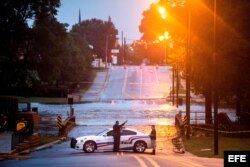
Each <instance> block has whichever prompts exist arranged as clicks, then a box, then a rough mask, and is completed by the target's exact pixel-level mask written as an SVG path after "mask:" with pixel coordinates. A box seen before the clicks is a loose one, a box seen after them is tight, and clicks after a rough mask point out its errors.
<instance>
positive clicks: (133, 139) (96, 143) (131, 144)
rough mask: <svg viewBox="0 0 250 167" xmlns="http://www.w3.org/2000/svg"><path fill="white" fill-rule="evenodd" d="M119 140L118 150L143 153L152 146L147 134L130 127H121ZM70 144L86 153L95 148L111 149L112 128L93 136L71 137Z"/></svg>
mask: <svg viewBox="0 0 250 167" xmlns="http://www.w3.org/2000/svg"><path fill="white" fill-rule="evenodd" d="M120 141H121V143H120V150H134V152H138V153H143V152H144V151H145V150H146V149H147V148H152V146H151V139H150V137H149V135H148V134H144V133H142V132H139V131H137V130H134V129H130V128H123V129H122V132H121V140H120ZM70 146H71V148H74V149H76V150H83V151H84V152H87V153H91V152H94V151H95V150H103V151H112V150H113V146H114V139H113V129H112V128H109V129H107V130H105V131H103V132H101V133H99V134H97V135H95V136H82V137H78V138H72V139H71V143H70Z"/></svg>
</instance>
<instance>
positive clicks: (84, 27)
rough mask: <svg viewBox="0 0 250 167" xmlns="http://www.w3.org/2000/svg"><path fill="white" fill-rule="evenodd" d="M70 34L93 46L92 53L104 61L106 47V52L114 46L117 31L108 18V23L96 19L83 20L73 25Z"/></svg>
mask: <svg viewBox="0 0 250 167" xmlns="http://www.w3.org/2000/svg"><path fill="white" fill-rule="evenodd" d="M71 33H73V34H75V33H76V34H78V35H79V36H80V37H81V38H83V39H84V40H85V41H87V43H88V44H89V45H92V46H93V52H94V53H95V54H97V56H98V57H99V58H102V59H103V60H105V56H106V45H107V43H108V50H109V51H110V49H111V48H113V47H114V46H115V43H116V40H117V38H116V35H117V34H118V31H117V29H116V28H115V26H114V24H113V23H112V21H111V19H110V18H109V20H108V21H102V20H98V19H91V20H84V21H82V22H81V23H80V24H75V25H73V27H72V30H71Z"/></svg>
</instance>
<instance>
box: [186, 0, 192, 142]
mask: <svg viewBox="0 0 250 167" xmlns="http://www.w3.org/2000/svg"><path fill="white" fill-rule="evenodd" d="M190 58H191V6H190V0H188V1H187V45H186V117H187V125H188V126H187V133H186V139H187V140H189V139H190V71H191V67H190Z"/></svg>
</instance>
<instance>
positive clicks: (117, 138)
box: [113, 121, 127, 152]
mask: <svg viewBox="0 0 250 167" xmlns="http://www.w3.org/2000/svg"><path fill="white" fill-rule="evenodd" d="M126 123H127V121H125V122H124V123H123V124H121V125H119V121H116V122H115V124H114V126H113V138H114V148H113V151H114V152H118V151H119V148H120V138H121V128H122V127H123V126H124V125H125V124H126Z"/></svg>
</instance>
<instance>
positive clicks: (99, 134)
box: [97, 129, 109, 136]
mask: <svg viewBox="0 0 250 167" xmlns="http://www.w3.org/2000/svg"><path fill="white" fill-rule="evenodd" d="M108 131H109V130H108V129H105V130H104V131H102V132H100V133H98V134H97V136H103V135H106V134H107V132H108Z"/></svg>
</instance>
